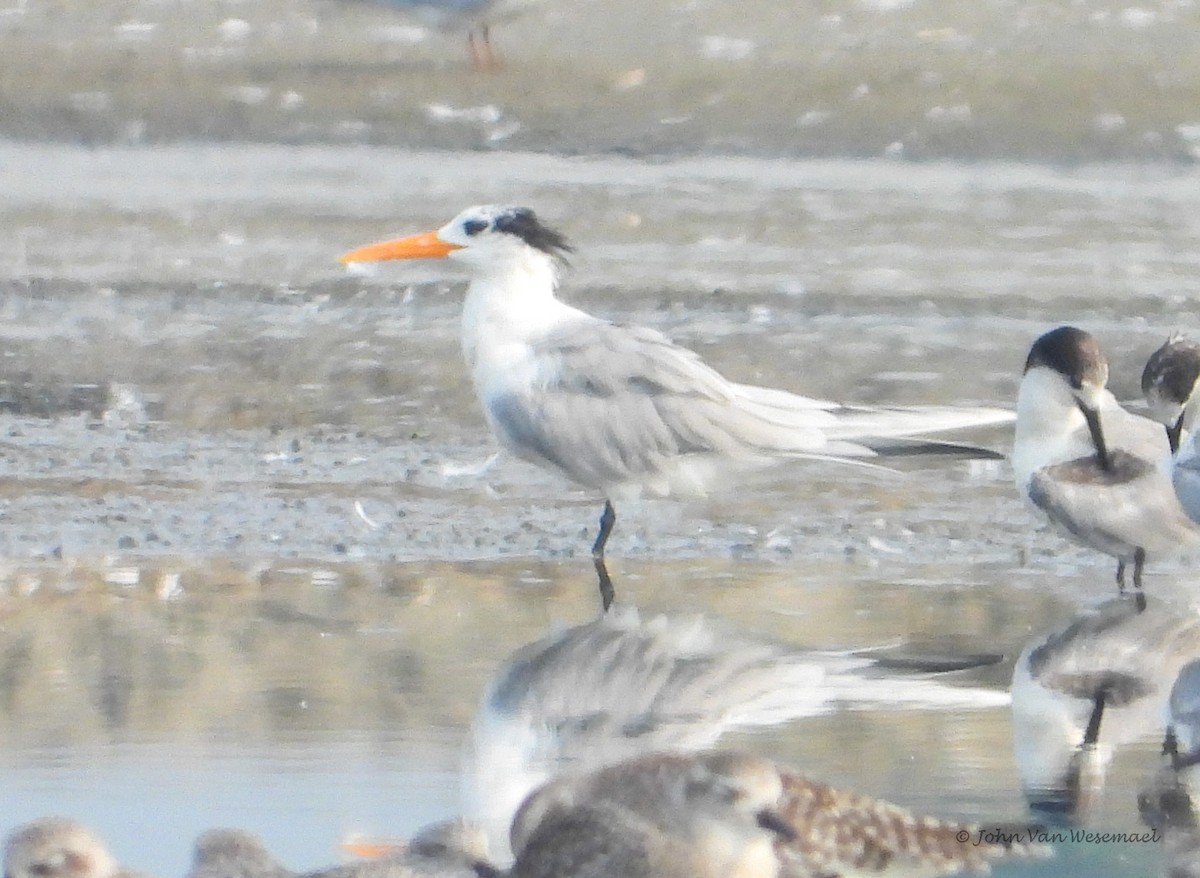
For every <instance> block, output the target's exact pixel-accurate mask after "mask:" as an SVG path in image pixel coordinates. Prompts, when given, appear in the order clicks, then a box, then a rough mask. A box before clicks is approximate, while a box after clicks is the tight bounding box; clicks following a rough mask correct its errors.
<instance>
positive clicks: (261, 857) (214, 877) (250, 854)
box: [186, 829, 296, 878]
mask: <svg viewBox="0 0 1200 878" xmlns="http://www.w3.org/2000/svg"><path fill="white" fill-rule="evenodd" d="M295 874H296V873H295V872H293V871H292V870H291V869H289V868H288V867H287V866H285V865H283V864H282V863H280V862H279V861H278V860H276V859H275V857H274V856H273V855H272V854H271V852H270V851H268V850H267V848H266V846H265V845H264V844H263V842H262V839H260V838H259V837H258V836H257V835H255V834H254V833H252V832H247V831H246V830H244V829H209V830H207V831H206V832H203V833H201V834H200V835H199V836H198V837H197V838H196V841H195V844H194V846H193V850H192V868H191V870H190V871H189V872H188V873H187V876H186V878H293V876H294V875H295Z"/></svg>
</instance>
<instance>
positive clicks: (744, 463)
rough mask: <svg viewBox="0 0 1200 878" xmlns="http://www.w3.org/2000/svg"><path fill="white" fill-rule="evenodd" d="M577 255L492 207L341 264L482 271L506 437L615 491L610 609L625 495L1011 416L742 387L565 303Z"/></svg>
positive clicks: (490, 364) (494, 385) (477, 299)
mask: <svg viewBox="0 0 1200 878" xmlns="http://www.w3.org/2000/svg"><path fill="white" fill-rule="evenodd" d="M572 249H573V248H572V247H571V245H570V244H569V243H568V241H567V239H566V238H565V237H564V236H563V235H562V234H560V233H559V232H557V231H555V230H554V229H551V228H549V227H548V226H546V225H544V224H543V223H542V222H541V221H540V220H539V219H538V217H537V216H536V215H535V214H534V213H533V211H532V210H530V209H528V208H525V207H501V206H480V207H470V208H467V209H466V210H464V211H463V212H462V213H460V214H459V215H458V216H456V217H455V218H454V219H452V220H451V221H450V222H448V223H447V224H446V225H444V226H443V227H442V228H441V229H439V230H437V231H436V232H426V233H423V234H419V235H413V236H410V237H406V238H401V239H399V240H394V241H384V242H381V243H378V244H372V245H369V246H366V247H362V248H359V249H357V250H353V251H351V252H349V253H346V254H344V255H343V256H342V257H341V261H342V262H344V263H351V262H369V261H377V260H383V259H417V258H442V257H448V258H450V259H452V260H455V261H457V262H460V263H462V264H464V265H465V266H466V267H467V269H468V271H469V272H470V284H469V286H468V288H467V296H466V301H465V303H464V305H463V314H462V346H463V353H464V354H465V355H466V360H467V365H468V367H469V368H470V370H471V377H472V379H473V380H474V384H475V390H476V393H477V394H478V396H479V399H480V402H481V403H482V404H483V410H484V414H485V416H486V417H487V421H488V424H489V426H490V427H491V429H492V432H493V433H494V434H495V435H496V437H497V438H498V439H499V441H500V443H501V445H503V446H504V447H505V448H507V449H508V450H510V451H512V452H513V453H515V454H516V455H517V456H519V457H522V458H524V459H526V460H529V461H532V462H533V463H536V464H538V465H540V466H543V467H545V468H548V469H551V470H553V471H555V472H558V473H560V474H562V475H563V476H565V477H566V478H567V479H569V480H571V481H573V482H575V483H577V484H579V485H582V486H584V487H587V488H591V489H593V490H596V491H599V492H601V493H602V494H603V495H604V498H605V505H604V513H603V515H602V516H601V518H600V533H599V535H598V536H597V538H596V542H595V544H594V545H593V547H592V555H593V557H594V558H595V559H596V562H597V572H599V573H600V575H601V590H602V592H604V599H605V605H606V606H607V604H608V602H609V601H611V582H608V584H607V589H606V586H605V582H606V580H607V574H606V572H605V571H604V568H603V559H604V547H605V543H606V542H607V541H608V536H609V533H610V532H611V531H612V527H613V524H614V523H615V521H616V513H615V510H614V508H613V500H614V498H622V499H624V498H628V497H631V496H637V495H638V494H640V493H642V492H648V493H651V494H656V495H659V496H666V495H669V494H678V493H685V494H699V493H703V492H704V489H705V488H706V487H707V486H708V485H710V484H711V483H712V482H713V481H714V478H715V477H716V476H717V475H719V474H720V473H721V472H722V471H725V472H728V471H732V470H736V469H737V468H739V467H748V466H760V465H763V464H765V463H767V462H769V461H771V460H772V459H776V458H780V457H797V458H814V459H821V460H844V459H855V458H863V457H871V456H874V455H876V454H880V453H883V454H887V453H908V454H911V453H914V452H918V453H919V452H921V451H934V452H936V451H945V450H947V449H948V448H950V447H951V446H947V445H945V444H940V445H939V444H936V443H918V442H917V441H915V440H913V439H911V438H910V437H912V436H914V435H917V434H922V433H929V432H938V431H943V430H954V429H960V428H965V427H975V426H981V425H987V424H996V423H1006V422H1008V421H1011V420H1012V414H1011V413H1010V412H1007V411H1003V410H999V409H991V408H978V407H976V408H955V407H949V406H941V407H939V406H926V407H919V408H906V409H901V408H882V409H880V408H865V407H863V408H859V407H847V406H842V405H840V404H838V403H834V402H829V401H826V400H820V399H811V398H809V397H804V396H797V395H795V394H792V393H788V392H787V391H783V390H774V389H770V388H765V387H753V386H750V385H746V384H735V383H734V382H732V381H729V380H727V379H726V378H724V377H722V376H721V375H720V374H718V373H717V372H716V371H715V370H714V369H712V368H711V367H709V366H708V365H706V364H705V363H704V362H703V361H702V360H701V359H700V357H699V356H698V355H697V354H696V353H694V352H693V351H690V350H688V349H686V348H683V347H680V346H679V345H676V344H673V343H672V342H671V341H670V340H669V339H668V338H667V337H666V336H664V335H663V334H662V333H660V332H657V331H656V330H653V329H647V328H645V327H639V326H627V325H622V324H616V323H610V322H608V321H607V320H601V319H599V318H597V317H593V316H592V315H590V314H587V313H585V312H583V311H581V310H579V309H578V308H573V307H571V306H570V305H567V304H565V303H563V302H561V301H559V300H558V299H557V298H556V297H555V291H556V288H557V286H558V272H559V268H560V267H561V266H562V264H563V263H564V261H565V257H566V256H567V254H569V253H571V252H572ZM959 450H960V451H961V450H962V448H961V446H960V447H959ZM976 450H978V449H976Z"/></svg>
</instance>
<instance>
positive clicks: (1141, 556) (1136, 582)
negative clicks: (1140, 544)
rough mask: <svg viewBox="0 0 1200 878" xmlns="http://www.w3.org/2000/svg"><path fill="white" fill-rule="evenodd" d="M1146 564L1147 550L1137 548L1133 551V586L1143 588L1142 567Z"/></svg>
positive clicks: (1139, 589)
mask: <svg viewBox="0 0 1200 878" xmlns="http://www.w3.org/2000/svg"><path fill="white" fill-rule="evenodd" d="M1145 566H1146V550H1145V549H1137V550H1135V551H1134V553H1133V587H1134V588H1136V589H1137V590H1138V591H1141V590H1142V568H1143V567H1145Z"/></svg>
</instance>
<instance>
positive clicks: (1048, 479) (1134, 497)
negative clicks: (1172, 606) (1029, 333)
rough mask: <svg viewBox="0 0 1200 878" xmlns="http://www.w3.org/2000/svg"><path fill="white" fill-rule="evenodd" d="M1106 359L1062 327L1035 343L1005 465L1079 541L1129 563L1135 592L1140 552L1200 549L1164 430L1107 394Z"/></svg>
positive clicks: (1086, 338) (1121, 576)
mask: <svg viewBox="0 0 1200 878" xmlns="http://www.w3.org/2000/svg"><path fill="white" fill-rule="evenodd" d="M1107 383H1108V361H1107V360H1106V359H1105V357H1104V353H1103V352H1102V351H1101V350H1100V345H1099V344H1097V342H1096V340H1095V339H1094V338H1093V337H1092V336H1091V335H1089V334H1088V333H1086V332H1084V331H1083V330H1081V329H1076V328H1075V327H1073V326H1060V327H1058V328H1057V329H1053V330H1051V331H1050V332H1047V333H1046V334H1045V335H1043V336H1042V337H1041V338H1039V339H1038V340H1037V341H1036V342H1034V344H1033V347H1032V348H1031V349H1030V351H1029V356H1028V358H1027V359H1026V360H1025V374H1024V377H1023V378H1022V379H1021V387H1020V390H1019V391H1018V394H1017V425H1016V436H1015V439H1014V442H1013V452H1012V464H1013V474H1014V476H1015V477H1016V482H1017V489H1018V490H1019V491H1020V492H1021V495H1022V496H1023V497H1025V499H1026V500H1028V501H1029V502H1030V503H1032V504H1033V505H1034V506H1036V507H1037V508H1038V509H1040V510H1041V511H1042V512H1044V513H1045V514H1046V516H1047V517H1048V518H1049V519H1050V521H1051V523H1053V524H1054V525H1055V526H1056V527H1057V528H1058V529H1059V530H1060V531H1062V532H1063V534H1064V535H1065V536H1067V537H1068V538H1069V539H1072V540H1074V541H1075V542H1077V543H1079V544H1080V545H1084V546H1088V547H1090V548H1093V549H1096V550H1097V551H1100V552H1104V553H1105V554H1108V555H1112V556H1113V557H1115V558H1116V559H1117V584H1118V585H1119V586H1120V588H1121V590H1124V588H1125V568H1126V566H1127V565H1128V564H1129V563H1132V564H1133V584H1134V587H1135V588H1139V589H1140V588H1141V587H1142V569H1143V567H1144V566H1145V563H1146V558H1147V556H1148V555H1159V554H1165V555H1171V554H1176V553H1179V552H1182V551H1185V550H1187V549H1189V548H1195V547H1196V546H1200V527H1198V526H1197V525H1196V524H1195V523H1193V522H1192V521H1191V519H1189V518H1188V516H1187V514H1186V513H1185V512H1184V510H1183V507H1182V506H1181V505H1180V502H1179V500H1178V498H1177V497H1176V496H1175V489H1174V487H1173V486H1172V484H1171V480H1170V478H1169V477H1168V475H1167V472H1166V470H1167V467H1168V466H1169V459H1170V448H1169V446H1168V443H1167V439H1166V437H1165V436H1164V435H1163V430H1162V428H1161V427H1160V426H1159V425H1158V424H1156V423H1155V422H1154V421H1151V420H1150V419H1149V418H1144V417H1141V416H1139V415H1134V414H1131V413H1130V412H1127V411H1126V410H1125V409H1123V408H1122V407H1121V405H1120V404H1119V403H1118V402H1117V400H1116V399H1115V398H1114V397H1113V395H1112V394H1111V393H1110V392H1109V391H1108V390H1107V389H1106V386H1105V385H1106V384H1107Z"/></svg>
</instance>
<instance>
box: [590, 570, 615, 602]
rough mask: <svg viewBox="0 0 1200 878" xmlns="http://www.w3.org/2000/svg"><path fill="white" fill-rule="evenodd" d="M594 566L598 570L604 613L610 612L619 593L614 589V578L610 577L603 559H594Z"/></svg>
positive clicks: (597, 577)
mask: <svg viewBox="0 0 1200 878" xmlns="http://www.w3.org/2000/svg"><path fill="white" fill-rule="evenodd" d="M592 566H593V567H595V568H596V579H597V580H599V585H600V605H601V606H602V607H603V608H604V612H606V613H607V612H608V608H609V607H611V606H612V602H613V599H614V598H616V596H617V592H616V589H614V588H613V584H612V578H611V577H610V576H609V575H608V565H606V564H605V563H604V559H603V558H593V559H592Z"/></svg>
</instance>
